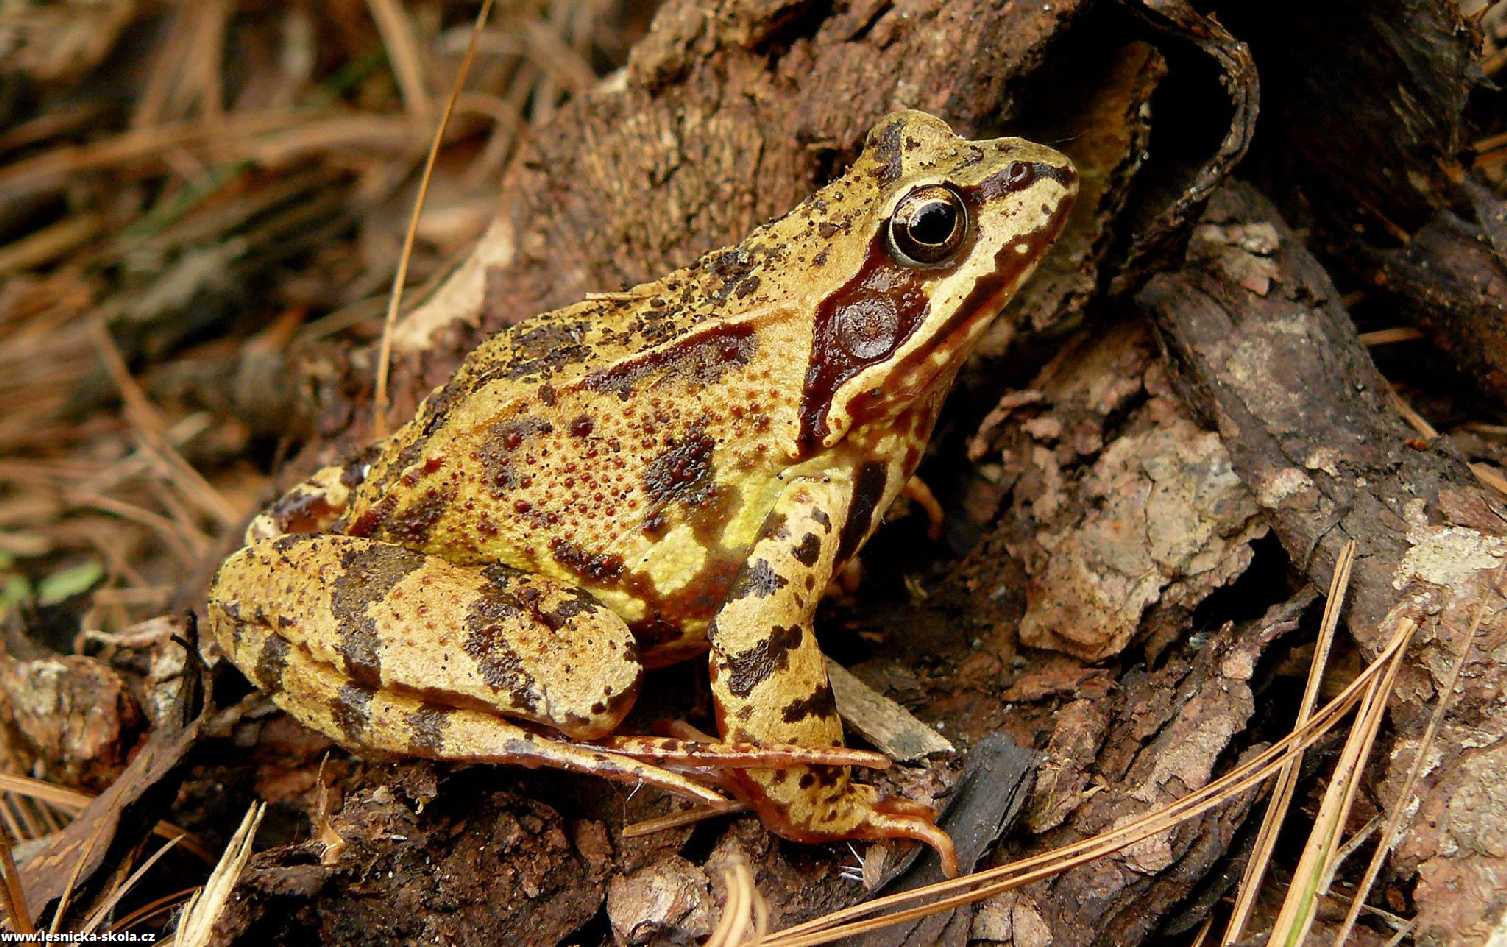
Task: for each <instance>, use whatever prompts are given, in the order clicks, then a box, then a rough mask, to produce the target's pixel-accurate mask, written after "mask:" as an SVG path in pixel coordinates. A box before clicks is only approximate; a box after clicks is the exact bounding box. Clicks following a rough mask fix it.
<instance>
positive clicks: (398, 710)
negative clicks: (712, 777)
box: [236, 622, 727, 805]
mask: <svg viewBox="0 0 1507 947" xmlns="http://www.w3.org/2000/svg"><path fill="white" fill-rule="evenodd" d="M236 647H237V650H238V652H239V654H240V656H241V658H242V659H244V660H245V662H246V666H247V667H248V668H249V669H252V670H251V673H252V675H253V677H255V679H256V683H257V684H258V685H260V686H261V687H262V689H264V690H265V691H267V692H268V693H270V694H272V695H273V698H272V699H273V702H274V703H276V704H277V705H278V706H279V707H281V708H283V709H284V710H286V711H288V712H289V713H290V714H292V715H293V716H295V717H297V718H298V719H299V720H300V721H302V722H303V723H304V724H305V725H307V726H309V727H312V728H313V729H315V730H318V731H319V732H321V733H323V734H325V735H326V736H328V737H330V738H331V739H333V740H335V741H337V742H339V743H342V744H345V745H347V746H352V747H355V748H356V749H358V750H367V751H376V752H378V753H391V754H395V755H402V756H422V757H426V758H429V759H439V760H446V761H450V762H472V763H503V764H509V765H514V766H526V767H530V768H535V767H551V768H554V769H564V770H571V771H574V772H579V773H588V774H591V775H593V776H601V777H603V778H606V779H612V780H616V781H618V782H623V783H629V784H634V785H637V784H644V785H648V786H653V787H656V788H659V789H663V790H665V791H666V792H670V793H674V794H675V795H678V796H683V797H685V798H688V799H692V800H695V801H697V802H702V803H709V804H711V805H722V804H725V803H726V801H727V800H726V798H725V797H723V796H721V795H720V794H718V793H717V792H716V791H715V790H714V789H712V788H710V787H708V786H705V785H701V784H700V783H698V782H696V781H694V780H693V779H690V778H688V777H686V776H682V775H680V774H678V773H673V772H670V771H669V770H666V769H663V768H661V767H658V766H655V765H653V764H651V763H646V762H643V761H640V760H636V759H633V758H632V757H629V756H625V755H622V754H619V753H615V752H613V751H611V750H610V749H607V748H605V747H596V746H590V745H582V744H576V743H571V742H569V741H566V740H560V739H554V738H551V737H548V736H546V735H544V734H541V733H537V732H534V731H532V730H529V729H526V728H524V727H522V726H519V725H518V724H515V723H513V722H511V721H509V720H506V719H504V718H502V717H499V716H497V715H495V714H491V713H488V712H486V711H483V710H480V709H475V708H467V707H456V706H448V705H444V704H436V703H431V702H428V701H426V700H424V699H423V698H421V697H419V696H417V695H415V694H411V693H404V692H397V691H390V690H377V689H373V688H370V687H363V686H361V685H359V684H356V683H353V682H352V681H351V680H350V679H349V678H348V677H346V676H344V675H343V674H341V673H340V672H338V671H337V670H336V669H335V668H334V667H332V666H331V665H329V664H326V663H324V662H321V661H318V660H316V659H315V658H314V657H313V655H312V654H311V653H310V652H309V650H308V649H307V648H305V647H302V646H299V645H294V644H290V643H289V642H288V640H287V639H286V638H283V637H281V636H279V635H278V634H276V633H275V632H273V631H272V630H271V629H270V628H269V627H268V626H266V625H264V624H261V623H258V622H245V623H243V624H242V626H241V631H240V634H239V639H238V642H237V645H236ZM237 663H240V662H239V661H238V662H237Z"/></svg>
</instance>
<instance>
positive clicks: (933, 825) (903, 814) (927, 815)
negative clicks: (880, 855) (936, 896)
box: [866, 796, 958, 878]
mask: <svg viewBox="0 0 1507 947" xmlns="http://www.w3.org/2000/svg"><path fill="white" fill-rule="evenodd" d="M936 819H937V815H936V810H935V809H933V808H932V807H931V806H927V805H922V804H921V803H919V802H911V801H910V800H909V799H898V798H895V797H893V796H891V797H887V798H883V799H880V800H879V801H877V802H875V803H874V808H873V810H872V811H871V812H870V814H869V818H868V821H867V823H866V828H867V829H869V830H871V831H873V833H874V834H872V835H869V836H867V837H869V838H876V839H883V838H908V839H914V840H915V841H918V842H924V843H925V844H927V845H929V846H931V848H932V850H933V851H935V852H936V853H937V858H938V859H940V860H941V862H942V873H943V874H945V875H946V876H947V877H949V878H956V877H957V876H958V853H957V849H956V847H954V846H953V844H952V837H951V836H949V835H948V834H947V833H946V832H944V831H942V828H941V827H940V826H938V825H937V821H936Z"/></svg>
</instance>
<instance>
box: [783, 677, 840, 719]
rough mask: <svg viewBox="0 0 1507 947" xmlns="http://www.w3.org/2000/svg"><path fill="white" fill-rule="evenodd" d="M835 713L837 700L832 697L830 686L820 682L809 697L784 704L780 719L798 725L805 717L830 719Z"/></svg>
mask: <svg viewBox="0 0 1507 947" xmlns="http://www.w3.org/2000/svg"><path fill="white" fill-rule="evenodd" d="M835 713H837V699H836V698H835V697H833V696H832V686H831V685H830V684H828V683H827V682H826V681H822V682H821V684H819V685H817V688H816V690H814V691H812V692H811V693H810V694H809V695H807V696H805V697H802V698H800V699H799V700H792V701H791V702H790V703H788V704H786V705H785V710H784V712H783V713H781V715H780V719H782V720H784V721H785V722H786V723H800V722H801V721H802V720H805V719H806V718H807V717H830V716H832V715H833V714H835Z"/></svg>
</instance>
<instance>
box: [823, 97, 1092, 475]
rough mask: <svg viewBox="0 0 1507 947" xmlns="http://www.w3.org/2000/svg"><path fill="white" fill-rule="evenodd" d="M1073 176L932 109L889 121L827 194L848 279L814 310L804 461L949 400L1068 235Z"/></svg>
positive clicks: (1028, 148) (1018, 144) (1015, 142)
mask: <svg viewBox="0 0 1507 947" xmlns="http://www.w3.org/2000/svg"><path fill="white" fill-rule="evenodd" d="M1077 179H1078V176H1077V173H1076V172H1075V171H1074V170H1073V165H1072V162H1070V161H1069V160H1068V159H1067V158H1066V157H1065V156H1064V155H1062V154H1060V153H1059V152H1056V151H1053V150H1052V149H1050V148H1047V147H1044V146H1042V145H1037V144H1033V143H1031V142H1029V141H1025V140H1023V139H1020V138H997V139H994V140H992V141H968V140H966V139H963V138H959V137H958V136H956V135H954V134H953V133H952V130H951V129H950V128H948V127H947V125H946V124H945V123H943V122H942V121H940V120H939V119H936V118H933V117H932V116H930V115H927V114H926V113H924V112H915V111H905V112H896V113H893V114H891V115H889V116H886V117H885V118H884V119H883V120H881V121H880V122H879V124H878V125H877V126H875V128H874V130H873V131H871V132H870V133H869V137H868V141H867V143H866V144H865V146H864V150H863V154H862V155H861V156H860V157H859V159H858V161H857V162H856V163H855V164H854V166H853V167H852V168H851V169H850V170H849V172H848V173H847V174H846V175H844V176H843V178H842V179H841V180H839V181H838V182H836V183H835V184H834V185H831V186H829V188H827V189H824V191H823V192H822V193H823V194H825V193H826V192H827V191H831V190H832V189H833V188H837V189H839V190H837V191H836V192H835V193H834V194H832V195H831V196H830V198H829V199H830V200H837V201H841V202H843V203H844V204H846V205H848V209H849V210H851V211H853V213H852V214H851V216H850V217H848V218H847V221H846V223H847V224H848V225H849V226H847V227H846V228H845V234H844V238H842V239H839V240H837V241H834V246H836V247H837V248H838V250H839V252H840V253H842V254H843V255H844V256H845V257H846V258H845V259H843V260H841V261H840V262H839V263H838V265H839V266H841V267H843V271H844V272H845V273H847V274H850V275H847V276H846V278H845V279H843V280H841V281H840V283H839V284H838V285H837V286H836V288H835V289H834V290H832V291H831V292H830V293H828V294H827V295H826V296H825V297H823V298H821V299H820V300H817V301H816V305H815V310H814V313H813V323H814V325H813V330H812V338H811V356H810V362H809V364H808V366H807V371H806V378H805V387H804V391H803V392H802V395H801V409H800V415H801V432H800V440H801V449H802V451H803V452H808V451H814V450H821V449H823V448H828V447H831V446H832V445H834V444H835V443H837V442H838V441H839V440H841V439H842V438H843V436H844V435H845V434H846V433H847V431H848V430H849V429H851V428H853V427H855V426H858V425H862V424H866V423H869V422H874V421H883V420H885V419H888V418H892V417H895V416H896V415H898V414H900V413H902V412H904V411H905V410H906V409H907V408H909V407H911V406H912V405H914V404H916V403H918V402H919V401H921V400H922V399H924V398H928V397H932V396H939V395H940V394H941V393H942V392H944V391H945V389H946V387H947V386H948V385H950V384H951V381H952V378H953V376H954V374H955V372H956V370H957V367H958V366H959V365H960V364H961V362H962V360H963V358H964V357H965V356H966V355H967V353H968V351H969V349H970V348H971V347H972V344H973V343H974V342H975V341H976V340H977V339H978V337H979V335H980V334H981V333H982V331H983V329H984V328H985V327H986V326H987V325H988V323H989V321H990V320H991V319H993V318H994V316H995V315H996V314H997V313H998V312H999V311H1000V309H1001V308H1002V307H1003V306H1004V304H1005V303H1006V302H1007V301H1008V300H1009V299H1010V297H1011V296H1012V295H1014V293H1015V291H1016V289H1017V288H1018V287H1019V286H1020V285H1021V283H1023V282H1024V281H1025V279H1026V278H1027V277H1028V276H1030V275H1031V272H1032V271H1033V270H1034V269H1035V268H1036V264H1037V263H1038V262H1040V260H1041V258H1042V257H1043V256H1044V255H1045V254H1046V252H1047V249H1048V248H1049V247H1050V246H1051V244H1052V242H1053V241H1054V240H1055V239H1056V238H1057V235H1058V233H1060V232H1061V230H1062V227H1063V224H1064V222H1065V221H1066V218H1067V213H1068V210H1069V208H1070V207H1071V205H1072V202H1073V198H1074V196H1076V194H1077V191H1078V185H1077ZM923 436H924V435H923Z"/></svg>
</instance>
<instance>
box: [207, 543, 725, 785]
mask: <svg viewBox="0 0 1507 947" xmlns="http://www.w3.org/2000/svg"><path fill="white" fill-rule="evenodd" d="M208 624H209V628H210V631H211V633H212V634H213V636H214V637H215V639H216V640H217V641H218V642H219V644H220V646H221V647H222V648H223V649H224V650H225V652H226V653H227V654H229V655H230V657H231V660H233V661H234V662H235V663H236V665H237V666H239V667H240V668H241V669H242V670H243V671H245V672H246V673H247V674H248V676H250V677H252V678H253V679H255V680H256V681H257V682H258V683H260V684H261V686H262V688H263V689H264V690H266V691H267V692H268V693H269V694H271V695H272V697H273V699H274V700H275V701H276V702H277V704H278V705H279V706H281V707H283V708H284V709H286V710H287V711H288V712H289V713H291V714H293V716H295V717H297V718H298V719H300V720H302V721H303V722H305V723H307V724H308V725H310V726H312V727H314V728H315V729H318V730H320V731H322V732H324V733H326V734H329V735H330V736H331V737H333V738H335V739H337V740H340V741H342V742H344V743H347V744H350V745H353V746H357V747H367V748H371V749H376V750H381V751H384V752H394V753H412V754H420V755H424V756H432V757H437V758H443V759H454V760H469V761H488V762H509V763H519V764H522V765H526V766H559V767H563V768H566V769H574V770H582V771H586V772H592V773H597V774H600V775H603V776H609V777H613V778H619V779H625V780H630V781H638V780H643V781H644V782H652V783H654V784H656V785H661V786H664V787H665V788H667V789H672V790H674V791H677V792H680V793H681V794H683V795H688V796H691V797H692V798H697V799H703V800H709V801H710V800H716V799H718V798H719V797H717V796H716V794H715V793H713V792H711V790H709V789H705V788H704V787H701V786H699V785H696V784H695V783H692V782H690V781H689V780H688V779H686V778H685V777H681V776H677V775H675V774H672V773H669V772H667V771H665V770H664V769H663V768H660V767H655V766H653V765H652V764H650V763H646V762H642V761H636V760H633V759H631V758H629V757H627V756H624V755H622V754H616V753H613V752H612V751H611V750H610V749H608V748H602V747H593V746H585V745H582V742H583V741H587V740H594V739H599V738H601V737H605V736H607V735H608V734H610V733H612V732H613V730H615V729H616V728H617V726H618V724H619V723H620V722H621V721H622V719H623V717H624V716H625V715H626V714H627V713H628V711H629V710H630V709H631V708H632V706H633V702H634V698H635V697H636V695H637V693H638V687H639V681H640V678H641V676H642V673H643V672H642V668H641V666H640V664H639V662H638V652H637V647H636V645H635V643H634V640H633V635H632V633H631V632H630V631H629V630H628V627H627V625H626V624H624V623H623V620H622V619H621V618H619V617H618V616H617V615H615V614H614V613H613V612H611V611H610V610H608V609H607V608H605V607H604V606H602V605H601V604H600V603H598V602H597V601H596V600H595V599H593V598H591V596H589V595H587V594H586V593H584V592H582V591H581V590H579V589H576V588H574V587H571V586H567V585H564V584H562V583H559V582H554V581H552V580H549V579H547V578H544V577H542V576H536V575H531V574H528V573H524V572H521V571H519V570H517V569H512V568H509V567H506V566H501V565H495V564H494V565H465V564H460V565H458V564H455V563H451V562H449V561H447V560H446V559H443V558H441V557H439V556H435V555H430V554H427V553H423V552H418V551H415V550H412V549H408V548H406V547H403V546H398V545H394V544H392V543H386V542H380V541H376V540H371V539H365V538H361V537H354V536H344V535H320V534H315V535H287V536H283V537H281V538H278V539H275V540H272V541H270V542H257V543H253V544H252V545H250V546H247V547H245V548H244V549H241V550H239V551H238V552H236V553H235V554H234V555H232V556H230V557H229V558H228V559H226V560H225V563H224V564H223V565H222V566H221V567H220V571H219V572H218V573H217V574H216V576H215V580H214V585H213V587H212V589H211V592H210V608H209V622H208ZM505 718H511V719H505ZM515 721H519V722H515ZM522 721H527V723H525V722H522ZM530 723H532V724H536V725H537V726H530ZM545 728H548V729H551V730H558V731H560V732H561V733H562V734H563V737H562V738H558V739H554V740H551V739H549V738H548V737H546V736H544V735H543V732H542V731H543V730H544V729H545Z"/></svg>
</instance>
